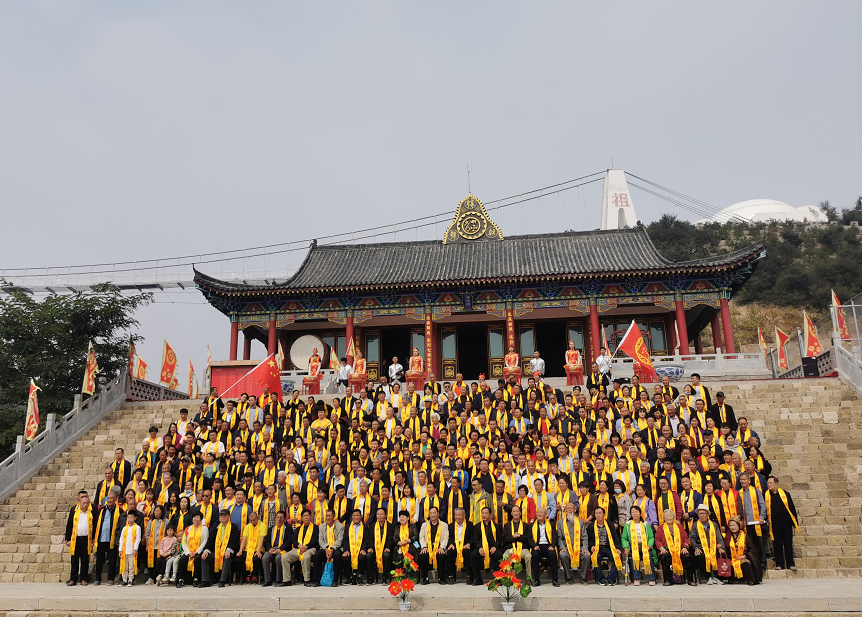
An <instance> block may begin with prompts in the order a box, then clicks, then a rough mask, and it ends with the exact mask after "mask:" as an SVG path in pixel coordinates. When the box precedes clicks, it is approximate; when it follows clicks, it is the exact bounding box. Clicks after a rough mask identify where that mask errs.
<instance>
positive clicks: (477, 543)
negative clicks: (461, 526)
mask: <svg viewBox="0 0 862 617" xmlns="http://www.w3.org/2000/svg"><path fill="white" fill-rule="evenodd" d="M482 526H487V529H486V531H485V537H486V539H487V541H488V548H489V549H491V548H497V550H499V549H500V547H501V544H502V541H503V533H502V531H500V527H499V526H498V525H497V524H496V523H495V522H493V521H488V522H487V523H481V522H480V523H478V524H477V525H475V526H474V527H473V537H472V539H471V540H470V547H471V548H472V549H473V550H477V549H480V548H482ZM492 529H493V532H492ZM495 538H496V539H495Z"/></svg>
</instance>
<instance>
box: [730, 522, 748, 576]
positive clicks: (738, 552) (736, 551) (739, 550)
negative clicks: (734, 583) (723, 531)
mask: <svg viewBox="0 0 862 617" xmlns="http://www.w3.org/2000/svg"><path fill="white" fill-rule="evenodd" d="M728 548H729V549H730V560H731V563H732V564H733V574H734V576H736V578H742V562H741V561H740V559H742V558H744V557H745V532H744V531H740V532H739V537H738V538H737V539H735V540H734V538H733V534H731V536H730V546H729V547H728Z"/></svg>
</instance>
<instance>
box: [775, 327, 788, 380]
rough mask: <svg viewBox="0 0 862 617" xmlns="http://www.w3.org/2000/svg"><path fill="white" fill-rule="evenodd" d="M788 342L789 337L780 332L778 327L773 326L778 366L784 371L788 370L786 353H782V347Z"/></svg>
mask: <svg viewBox="0 0 862 617" xmlns="http://www.w3.org/2000/svg"><path fill="white" fill-rule="evenodd" d="M789 340H790V335H789V334H785V333H784V332H782V331H781V330H780V329H779V328H778V326H775V346H776V347H778V366H779V367H780V368H783V369H784V370H785V371H786V370H787V369H788V364H787V353H786V352H785V351H784V346H785V345H786V344H787V341H789Z"/></svg>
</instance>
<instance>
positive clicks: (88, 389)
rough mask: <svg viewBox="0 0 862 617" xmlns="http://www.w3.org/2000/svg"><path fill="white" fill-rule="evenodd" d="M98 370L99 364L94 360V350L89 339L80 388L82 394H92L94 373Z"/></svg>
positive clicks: (93, 390)
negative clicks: (82, 382) (82, 383)
mask: <svg viewBox="0 0 862 617" xmlns="http://www.w3.org/2000/svg"><path fill="white" fill-rule="evenodd" d="M98 372H99V364H98V363H97V362H96V350H95V349H93V341H90V348H89V349H88V350H87V368H86V370H85V371H84V385H83V387H82V388H81V393H82V394H89V395H90V396H92V395H93V392H95V391H96V374H97V373H98Z"/></svg>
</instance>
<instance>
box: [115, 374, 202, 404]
mask: <svg viewBox="0 0 862 617" xmlns="http://www.w3.org/2000/svg"><path fill="white" fill-rule="evenodd" d="M187 398H189V395H188V394H186V393H185V392H180V391H179V390H171V389H170V388H168V387H167V386H162V385H159V384H155V383H152V382H149V381H143V380H141V379H136V380H134V381H130V382H129V391H128V399H129V400H130V401H178V400H182V399H187Z"/></svg>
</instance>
